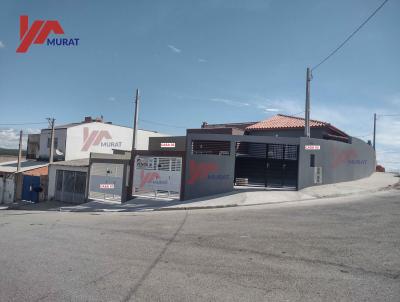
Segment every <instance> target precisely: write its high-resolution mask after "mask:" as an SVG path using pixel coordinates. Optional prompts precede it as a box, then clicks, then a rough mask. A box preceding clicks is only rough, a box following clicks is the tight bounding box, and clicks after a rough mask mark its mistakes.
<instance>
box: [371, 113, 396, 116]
mask: <svg viewBox="0 0 400 302" xmlns="http://www.w3.org/2000/svg"><path fill="white" fill-rule="evenodd" d="M377 116H378V117H379V116H400V113H397V114H377Z"/></svg>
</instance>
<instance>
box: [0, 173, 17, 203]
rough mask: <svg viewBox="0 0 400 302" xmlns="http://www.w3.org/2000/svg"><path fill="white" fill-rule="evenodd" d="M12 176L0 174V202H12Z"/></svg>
mask: <svg viewBox="0 0 400 302" xmlns="http://www.w3.org/2000/svg"><path fill="white" fill-rule="evenodd" d="M14 188H15V186H14V176H8V175H1V176H0V204H2V203H12V202H14Z"/></svg>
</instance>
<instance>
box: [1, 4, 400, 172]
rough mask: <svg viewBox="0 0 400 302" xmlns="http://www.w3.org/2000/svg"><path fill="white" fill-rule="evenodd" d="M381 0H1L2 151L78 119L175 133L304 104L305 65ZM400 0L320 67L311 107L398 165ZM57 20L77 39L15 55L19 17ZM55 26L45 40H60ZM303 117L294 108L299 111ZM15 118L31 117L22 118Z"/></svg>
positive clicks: (290, 110)
mask: <svg viewBox="0 0 400 302" xmlns="http://www.w3.org/2000/svg"><path fill="white" fill-rule="evenodd" d="M381 2H382V1H381V0H351V1H349V0H336V1H329V0H326V1H321V0H305V1H295V0H292V1H289V0H285V1H278V0H275V1H273V0H264V1H262V0H249V1H237V0H226V1H224V0H202V1H192V0H181V1H175V0H168V1H167V0H163V1H145V0H140V1H139V0H132V1H98V0H96V1H81V0H79V1H77V0H72V1H41V0H36V1H23V0H21V1H14V0H3V1H1V3H0V147H9V148H15V147H17V146H18V132H19V130H20V129H22V130H23V131H24V133H35V132H37V131H38V130H39V129H40V128H43V127H46V120H45V118H46V117H54V118H55V119H56V124H63V123H69V122H78V121H81V120H83V117H84V116H100V115H103V116H104V118H105V120H107V121H111V122H113V123H115V124H120V125H125V126H130V125H132V120H133V117H132V116H133V101H134V95H135V90H136V88H139V89H140V94H141V103H140V115H139V119H140V122H139V127H140V128H142V129H149V130H156V131H159V132H162V133H167V134H171V135H178V134H184V133H185V129H186V128H198V127H200V125H201V123H202V122H203V121H207V122H208V123H224V122H244V121H260V120H263V119H267V118H268V117H270V116H273V115H275V114H278V113H281V114H298V113H299V112H302V111H304V99H305V76H306V68H307V67H313V66H315V65H316V64H317V63H319V62H320V61H321V60H322V59H323V58H324V57H325V56H327V55H328V54H329V52H331V51H332V50H333V49H334V48H335V47H336V46H338V45H339V44H340V43H341V42H342V41H343V40H344V39H345V38H346V37H347V36H348V35H349V34H350V33H351V32H352V31H353V30H354V29H355V28H357V26H358V25H360V24H361V22H363V21H364V20H365V19H366V18H367V17H368V16H369V15H370V14H371V13H372V11H374V9H375V8H376V7H378V6H379V4H380V3H381ZM399 12H400V1H399V0H390V1H389V2H388V3H387V4H386V5H385V6H384V7H383V8H382V10H380V11H379V12H378V13H377V14H376V15H375V17H374V18H373V19H371V21H370V22H369V23H368V24H367V25H366V26H365V27H364V28H362V29H361V31H360V32H358V33H357V34H356V35H355V36H354V37H353V39H351V40H350V42H349V43H348V44H346V45H345V46H344V47H343V48H342V49H341V50H340V51H339V52H338V53H336V54H335V55H334V56H333V57H332V58H330V59H329V60H328V61H326V62H325V63H324V64H322V65H321V66H320V67H318V69H316V70H315V71H314V72H313V80H312V82H311V117H312V118H314V119H318V120H323V121H327V122H330V123H332V124H333V125H335V126H336V127H338V128H340V129H342V130H343V131H345V132H346V133H348V134H350V135H352V136H357V137H360V138H362V139H364V140H368V139H371V138H372V131H373V114H374V113H377V114H378V121H377V156H378V161H379V162H380V163H382V164H383V165H385V166H386V167H387V168H390V169H400V115H399V116H387V115H393V114H400V72H399V70H400V56H399V53H400V39H399V36H400V18H399ZM21 15H28V16H29V26H30V25H31V24H32V22H33V21H34V20H37V19H41V20H58V21H59V22H60V24H61V26H62V28H63V29H64V32H65V34H64V35H63V37H65V38H79V43H78V45H77V46H58V47H57V46H47V45H39V44H33V45H31V46H30V48H29V50H28V51H27V52H26V53H17V52H16V48H17V47H18V45H19V43H20V40H19V16H21ZM57 37H60V36H57V35H55V34H51V35H49V38H57ZM301 115H302V113H300V114H299V116H301ZM17 123H33V124H26V125H14V124H17Z"/></svg>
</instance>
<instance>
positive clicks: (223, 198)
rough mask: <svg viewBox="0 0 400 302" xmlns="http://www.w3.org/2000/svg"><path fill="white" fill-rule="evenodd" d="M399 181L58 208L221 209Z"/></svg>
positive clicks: (383, 176) (384, 178) (377, 178)
mask: <svg viewBox="0 0 400 302" xmlns="http://www.w3.org/2000/svg"><path fill="white" fill-rule="evenodd" d="M399 181H400V178H399V177H396V176H395V175H394V174H391V173H374V174H373V175H371V176H370V177H368V178H364V179H360V180H356V181H349V182H342V183H336V184H328V185H321V186H316V187H310V188H306V189H303V190H301V191H285V190H282V189H265V188H249V187H246V188H243V187H241V188H236V189H235V190H234V191H233V192H230V193H225V194H219V195H214V196H211V197H204V198H198V199H192V200H188V201H177V200H160V199H157V200H156V199H145V198H136V199H132V200H130V201H128V202H127V203H125V204H120V203H113V202H105V201H90V202H88V203H85V204H82V205H77V206H66V207H61V208H60V211H68V212H135V211H155V210H156V211H160V210H161V211H166V210H183V209H204V208H222V207H234V206H247V205H257V204H270V203H282V202H293V201H302V200H312V199H318V198H327V197H339V196H346V195H352V194H362V193H373V192H378V191H381V190H385V189H390V188H394V185H395V184H397V183H398V182H399Z"/></svg>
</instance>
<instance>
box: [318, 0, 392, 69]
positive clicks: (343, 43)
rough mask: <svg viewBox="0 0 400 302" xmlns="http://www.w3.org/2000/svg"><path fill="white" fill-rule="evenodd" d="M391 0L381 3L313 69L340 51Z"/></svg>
mask: <svg viewBox="0 0 400 302" xmlns="http://www.w3.org/2000/svg"><path fill="white" fill-rule="evenodd" d="M388 1H389V0H385V1H383V2H382V3H381V5H379V6H378V7H377V8H376V9H375V10H374V11H373V13H372V14H371V15H370V16H369V17H368V18H367V19H366V20H365V21H364V22H363V23H361V25H360V26H358V27H357V28H356V30H355V31H353V32H352V33H351V34H350V35H349V36H348V37H347V38H346V39H345V40H344V41H343V42H342V43H341V44H340V45H339V46H338V47H336V48H335V49H334V50H333V51H332V52H331V53H330V54H329V55H328V56H326V57H325V59H323V60H322V61H321V62H319V63H318V64H317V65H315V66H314V67H313V68H311V71H314V70H315V69H317V68H318V67H319V66H321V65H322V64H323V63H325V62H326V61H327V60H328V59H329V58H330V57H332V56H333V55H334V54H335V53H336V52H338V51H339V49H341V48H342V47H343V46H344V45H345V44H346V43H347V42H348V41H349V40H350V39H351V38H352V37H353V36H354V35H355V34H356V33H357V32H358V31H359V30H360V29H361V28H362V27H363V26H364V25H365V24H367V23H368V21H369V20H371V19H372V17H373V16H375V14H376V13H377V12H378V11H379V10H380V9H381V8H382V7H383V6H384V5H385V4H386V3H387V2H388Z"/></svg>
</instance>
